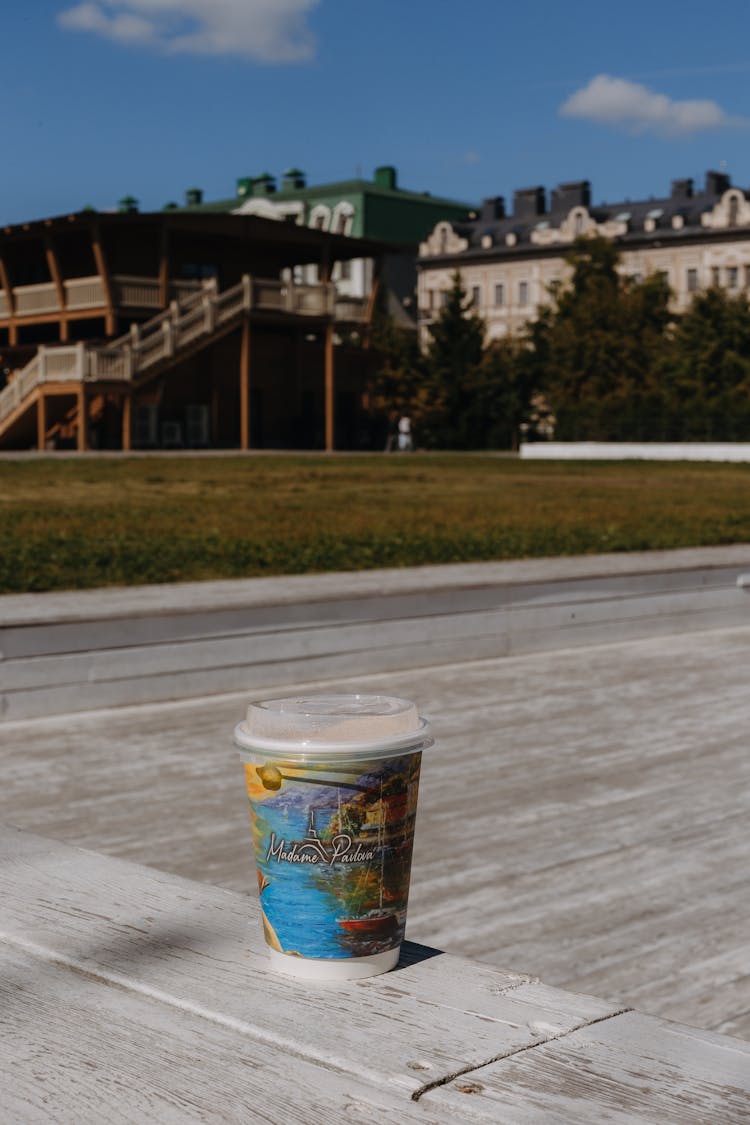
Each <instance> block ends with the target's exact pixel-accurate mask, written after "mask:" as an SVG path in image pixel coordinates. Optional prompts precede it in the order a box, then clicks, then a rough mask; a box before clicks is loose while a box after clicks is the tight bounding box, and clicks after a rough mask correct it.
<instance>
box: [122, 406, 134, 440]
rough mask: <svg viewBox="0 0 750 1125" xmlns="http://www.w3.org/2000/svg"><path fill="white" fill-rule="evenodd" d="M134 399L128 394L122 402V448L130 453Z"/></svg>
mask: <svg viewBox="0 0 750 1125" xmlns="http://www.w3.org/2000/svg"><path fill="white" fill-rule="evenodd" d="M132 401H133V400H132V398H131V396H130V395H128V394H126V395H125V397H124V398H123V400H122V448H123V452H126V453H127V452H129V451H130V431H131V424H132V423H131V419H132Z"/></svg>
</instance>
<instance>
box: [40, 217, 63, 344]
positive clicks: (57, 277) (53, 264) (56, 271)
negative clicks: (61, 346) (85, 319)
mask: <svg viewBox="0 0 750 1125" xmlns="http://www.w3.org/2000/svg"><path fill="white" fill-rule="evenodd" d="M44 254H45V257H46V259H47V269H48V270H49V275H50V277H51V278H52V281H53V283H54V286H55V289H56V291H57V304H58V306H59V309H60V315H59V317H58V320H59V323H60V339H61V341H62V342H63V343H65V342H66V341H67V339H68V320H67V317H66V315H65V286H64V285H63V279H62V273H61V272H60V263H59V261H58V260H57V254H56V253H55V247H54V245H53V243H52V239H51V238H50V237H49V235H45V237H44Z"/></svg>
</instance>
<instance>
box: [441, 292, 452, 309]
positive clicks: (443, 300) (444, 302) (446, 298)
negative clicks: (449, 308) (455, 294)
mask: <svg viewBox="0 0 750 1125" xmlns="http://www.w3.org/2000/svg"><path fill="white" fill-rule="evenodd" d="M449 299H450V293H449V292H448V290H447V289H444V290H443V292H442V293H441V294H440V304H441V305H442V306H443V308H445V306H446V305H447V304H448V301H449Z"/></svg>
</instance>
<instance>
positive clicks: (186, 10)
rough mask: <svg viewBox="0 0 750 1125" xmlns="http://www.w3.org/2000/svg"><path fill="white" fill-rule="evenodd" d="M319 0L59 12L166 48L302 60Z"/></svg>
mask: <svg viewBox="0 0 750 1125" xmlns="http://www.w3.org/2000/svg"><path fill="white" fill-rule="evenodd" d="M318 3H319V0H96V2H94V3H92V2H85V3H80V4H75V5H74V6H73V7H72V8H66V9H65V11H63V12H61V13H60V15H59V16H58V23H59V24H60V26H61V27H64V28H68V29H70V30H72V31H90V32H94V33H95V34H98V35H102V36H105V37H106V38H107V39H113V40H115V41H116V42H119V43H125V44H130V45H132V44H141V45H148V46H153V47H156V48H158V49H160V50H163V51H166V52H169V53H181V54H198V55H242V56H244V57H245V58H250V59H254V60H256V61H258V62H268V63H288V62H302V61H304V60H306V59H310V58H312V57H313V55H314V53H315V39H314V36H313V34H312V32H311V31H310V29H309V27H308V26H307V23H306V17H307V15H308V13H309V12H310V11H311V10H312V9H313V8H314V7H315V6H316V5H317V4H318Z"/></svg>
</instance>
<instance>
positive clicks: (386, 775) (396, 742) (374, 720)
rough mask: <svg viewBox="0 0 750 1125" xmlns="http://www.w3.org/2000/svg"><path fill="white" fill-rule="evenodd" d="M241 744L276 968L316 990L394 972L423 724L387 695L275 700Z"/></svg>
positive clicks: (254, 710) (254, 708) (253, 707)
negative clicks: (319, 983) (322, 984)
mask: <svg viewBox="0 0 750 1125" xmlns="http://www.w3.org/2000/svg"><path fill="white" fill-rule="evenodd" d="M235 742H236V744H237V746H238V747H239V749H240V753H241V756H242V759H243V763H244V769H245V779H246V783H247V791H248V795H249V797H250V811H251V817H252V828H253V844H254V848H255V859H256V863H257V868H258V888H259V891H260V902H261V910H262V917H263V928H264V932H265V938H266V942H267V944H268V946H269V952H270V956H271V963H272V966H273V967H274V968H275V969H277V970H278V971H280V972H283V973H288V974H291V975H293V976H300V977H308V978H312V979H317V980H351V979H354V978H357V977H365V976H373V975H375V974H376V973H383V972H387V971H388V969H392V968H393V966H394V965H395V964H396V963H397V961H398V957H399V950H400V947H401V942H402V941H403V936H404V928H405V926H406V908H407V901H408V896H409V875H410V871H411V856H412V847H413V843H414V822H415V819H416V813H417V792H418V788H419V769H420V763H421V757H422V751H423V750H424V749H426V748H427V747H429V746H431V745H432V740H431V739H430V737H429V728H428V724H427V722H426V720H425V719H423V718H420V716H419V714H418V712H417V709H416V707H415V706H414V704H413V703H411V702H409V701H408V700H406V699H396V698H393V697H391V696H383V695H326V696H324V695H320V696H306V697H295V698H290V699H271V700H266V701H264V702H260V703H252V704H250V706H249V707H248V712H247V719H246V720H245V722H244V723H240V724H239V726H238V727H237V728H236V730H235Z"/></svg>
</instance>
